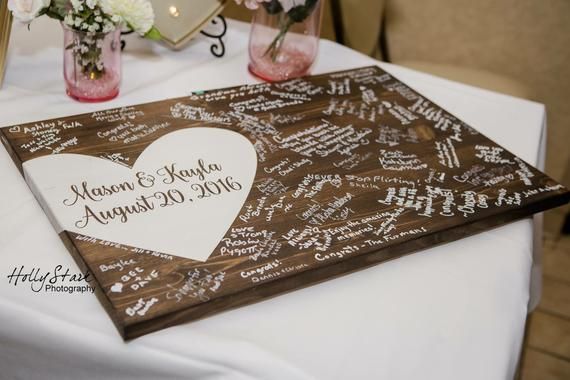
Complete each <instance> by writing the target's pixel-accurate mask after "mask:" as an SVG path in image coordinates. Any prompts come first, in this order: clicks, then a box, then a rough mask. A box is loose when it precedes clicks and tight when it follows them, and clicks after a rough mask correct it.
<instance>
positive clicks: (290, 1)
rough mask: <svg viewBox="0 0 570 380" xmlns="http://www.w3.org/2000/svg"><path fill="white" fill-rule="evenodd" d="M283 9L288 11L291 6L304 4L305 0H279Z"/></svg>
mask: <svg viewBox="0 0 570 380" xmlns="http://www.w3.org/2000/svg"><path fill="white" fill-rule="evenodd" d="M279 3H281V6H282V7H283V10H284V11H285V12H289V11H290V10H291V8H295V7H297V6H299V5H305V0H279Z"/></svg>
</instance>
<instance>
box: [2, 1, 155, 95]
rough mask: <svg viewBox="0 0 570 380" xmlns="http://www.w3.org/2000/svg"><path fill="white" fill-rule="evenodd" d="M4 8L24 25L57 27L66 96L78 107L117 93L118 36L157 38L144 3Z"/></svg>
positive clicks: (25, 4) (52, 3)
mask: <svg viewBox="0 0 570 380" xmlns="http://www.w3.org/2000/svg"><path fill="white" fill-rule="evenodd" d="M8 8H9V9H10V10H11V11H12V14H13V15H14V18H15V19H16V20H19V21H21V22H23V23H26V24H30V23H31V22H32V21H33V20H34V19H35V18H37V17H40V16H43V15H46V16H48V17H50V18H53V19H56V20H59V21H60V22H61V25H62V27H63V30H64V44H65V45H64V47H65V49H64V77H65V80H66V90H67V94H68V95H69V96H71V97H72V98H74V99H77V100H80V101H103V100H108V99H112V98H114V97H115V96H117V94H118V93H119V86H120V81H121V55H120V53H121V41H120V36H121V31H122V30H125V31H127V32H128V31H134V32H136V33H138V34H139V35H141V36H144V37H146V38H150V39H159V38H160V33H159V32H158V30H157V29H156V28H155V27H154V26H153V24H154V11H153V9H152V5H151V4H150V1H149V0H8Z"/></svg>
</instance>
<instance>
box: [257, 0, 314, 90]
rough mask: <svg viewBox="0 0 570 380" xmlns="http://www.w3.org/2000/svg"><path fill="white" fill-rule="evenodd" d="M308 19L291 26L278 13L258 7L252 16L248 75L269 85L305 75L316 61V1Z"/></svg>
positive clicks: (284, 17)
mask: <svg viewBox="0 0 570 380" xmlns="http://www.w3.org/2000/svg"><path fill="white" fill-rule="evenodd" d="M314 3H315V4H314V6H313V7H312V8H311V10H310V12H309V13H308V16H307V17H306V18H305V19H304V20H302V21H298V22H295V21H293V20H292V19H291V17H290V16H289V14H287V13H285V12H284V11H280V12H278V13H275V14H270V12H269V11H268V9H267V7H265V6H260V7H259V8H258V9H257V10H256V11H255V13H254V15H253V20H252V25H251V33H250V36H249V67H248V68H249V71H250V72H251V73H252V74H254V75H255V76H257V77H259V78H261V79H263V80H266V81H270V82H274V81H280V80H286V79H291V78H296V77H300V76H303V75H306V74H308V73H309V70H310V68H311V66H312V64H313V62H314V61H315V58H316V57H317V51H318V47H319V35H320V30H321V17H322V8H323V3H324V0H316V2H314Z"/></svg>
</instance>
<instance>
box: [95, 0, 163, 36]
mask: <svg viewBox="0 0 570 380" xmlns="http://www.w3.org/2000/svg"><path fill="white" fill-rule="evenodd" d="M100 5H101V9H102V10H103V12H104V13H106V14H107V15H109V16H118V17H120V18H121V19H122V20H124V21H125V22H126V23H127V24H128V25H129V26H130V27H131V28H133V30H134V31H135V32H137V33H138V34H140V35H141V36H144V35H145V34H146V32H148V31H149V30H150V28H152V25H153V24H154V11H153V9H152V5H151V4H150V1H149V0H100ZM111 18H112V19H113V21H115V18H113V17H111Z"/></svg>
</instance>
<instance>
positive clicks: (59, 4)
mask: <svg viewBox="0 0 570 380" xmlns="http://www.w3.org/2000/svg"><path fill="white" fill-rule="evenodd" d="M68 2H69V0H52V1H51V5H50V12H51V13H54V14H58V15H59V16H60V17H61V19H63V18H64V17H65V15H66V14H67V9H66V8H67V6H68ZM50 17H51V16H50ZM54 18H55V17H54Z"/></svg>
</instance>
